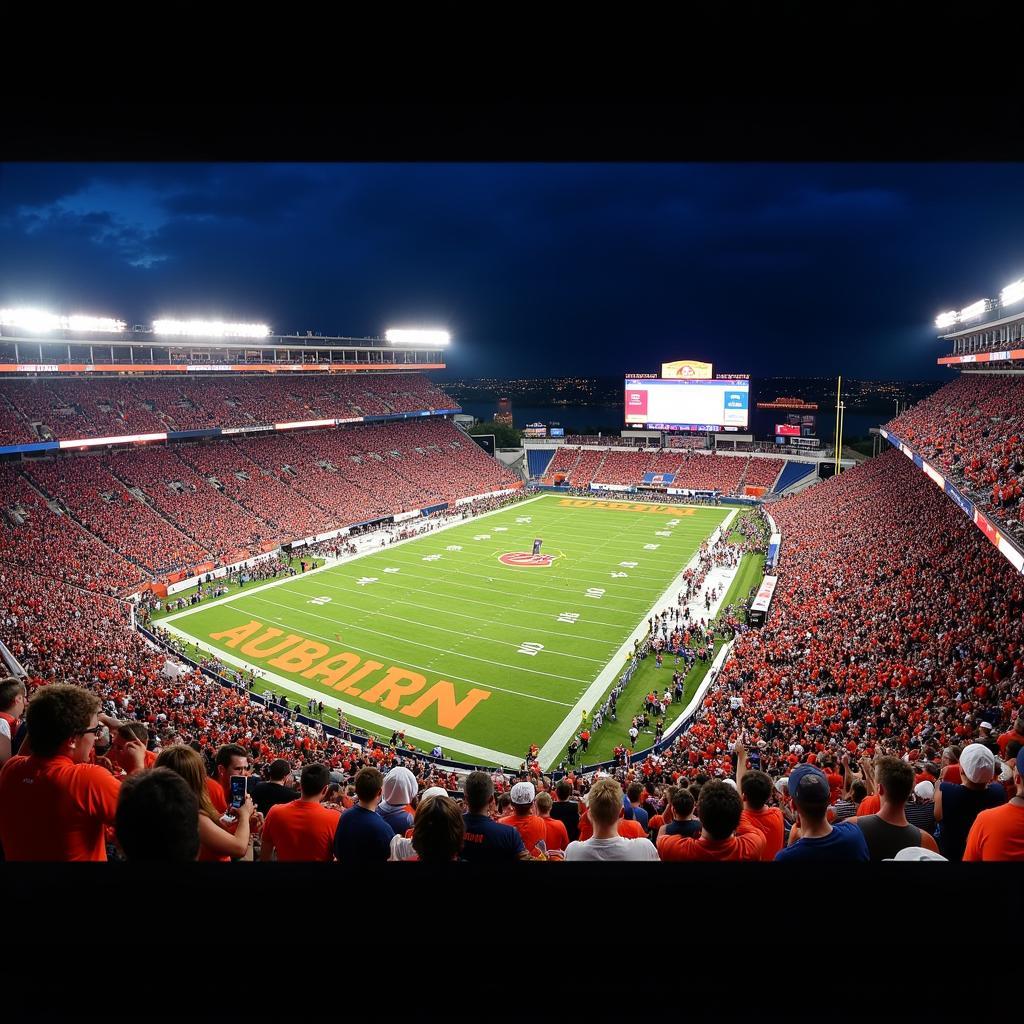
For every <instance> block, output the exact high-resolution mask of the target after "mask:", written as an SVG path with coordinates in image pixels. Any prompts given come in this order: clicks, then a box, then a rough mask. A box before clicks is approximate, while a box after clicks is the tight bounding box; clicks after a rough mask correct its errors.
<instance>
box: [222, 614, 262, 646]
mask: <svg viewBox="0 0 1024 1024" xmlns="http://www.w3.org/2000/svg"><path fill="white" fill-rule="evenodd" d="M262 628H263V623H262V622H257V621H256V619H253V620H252V622H249V623H246V625H244V626H236V627H235V628H234V629H225V630H224V632H223V633H211V634H210V639H211V640H223V641H224V644H225V646H226V647H237V646H238V645H239V644H240V643H241V642H242V641H243V640H247V639H248V638H249V637H251V636H252V635H253V633H258V632H259V631H260V630H261V629H262Z"/></svg>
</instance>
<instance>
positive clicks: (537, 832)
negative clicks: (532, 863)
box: [498, 782, 547, 857]
mask: <svg viewBox="0 0 1024 1024" xmlns="http://www.w3.org/2000/svg"><path fill="white" fill-rule="evenodd" d="M536 796H537V790H536V789H535V788H534V785H533V783H532V782H517V783H516V784H515V785H514V786H513V787H512V789H511V790H510V791H509V799H510V800H511V801H512V813H511V814H510V815H509V816H508V817H507V818H499V819H498V820H499V823H500V824H502V825H511V826H512V828H514V829H515V830H516V831H517V832H518V833H519V835H520V836H521V837H522V840H523V845H524V846H525V847H526V852H527V853H529V854H530V856H531V857H533V856H534V855H535V854H536V851H537V844H538V843H539V842H541V841H542V840H543V841H546V840H547V828H546V826H545V825H544V822H543V821H541V819H540V818H538V817H537V815H536V814H535V813H534V799H535V797H536Z"/></svg>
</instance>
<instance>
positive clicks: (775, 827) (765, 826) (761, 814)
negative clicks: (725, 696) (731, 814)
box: [735, 740, 831, 860]
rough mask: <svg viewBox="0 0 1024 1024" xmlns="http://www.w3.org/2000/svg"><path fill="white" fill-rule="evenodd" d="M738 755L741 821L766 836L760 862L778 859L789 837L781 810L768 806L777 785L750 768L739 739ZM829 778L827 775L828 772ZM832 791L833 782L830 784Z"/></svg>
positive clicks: (761, 773) (737, 745) (762, 773)
mask: <svg viewBox="0 0 1024 1024" xmlns="http://www.w3.org/2000/svg"><path fill="white" fill-rule="evenodd" d="M735 752H736V784H737V786H738V787H739V790H740V793H741V794H742V795H743V814H742V815H741V816H740V821H741V822H743V824H744V825H749V826H751V827H752V828H756V829H757V830H758V831H759V832H761V833H762V834H763V835H764V849H763V850H762V851H761V860H775V854H777V853H778V852H779V850H781V849H782V844H783V841H784V839H785V835H786V826H785V822H784V820H783V817H782V810H781V809H780V808H778V807H768V806H767V803H768V801H769V799H770V798H771V795H772V792H773V790H774V786H773V785H772V780H771V779H770V778H769V777H768V776H767V775H766V774H765V773H764V772H761V771H749V770H748V769H747V751H746V748H745V747H744V746H743V744H742V743H741V742H739V741H738V740H737V742H736V746H735ZM825 777H826V778H828V774H827V773H826V776H825ZM829 787H830V789H831V780H830V782H829Z"/></svg>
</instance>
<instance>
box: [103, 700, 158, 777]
mask: <svg viewBox="0 0 1024 1024" xmlns="http://www.w3.org/2000/svg"><path fill="white" fill-rule="evenodd" d="M100 721H101V722H103V723H104V724H105V725H106V726H107V727H108V728H109V729H110V732H111V738H112V743H111V745H110V749H109V750H108V751H107V755H106V756H107V759H108V760H109V761H110V763H111V765H112V766H113V767H114V768H115V769H116V770H117V772H121V773H124V772H126V771H127V767H126V765H125V763H124V760H125V759H124V753H125V748H126V747H127V746H128V744H129V743H131V742H132V741H133V740H137V741H138V742H139V743H141V744H142V745H143V747H147V746H148V744H149V729H148V728H146V723H145V722H118V721H117V720H116V719H113V718H109V717H108V716H107V715H100ZM156 757H157V755H156V752H155V751H153V750H148V749H147V750H146V753H145V754H144V755H143V767H144V768H152V767H153V765H154V764H156ZM115 774H116V773H115Z"/></svg>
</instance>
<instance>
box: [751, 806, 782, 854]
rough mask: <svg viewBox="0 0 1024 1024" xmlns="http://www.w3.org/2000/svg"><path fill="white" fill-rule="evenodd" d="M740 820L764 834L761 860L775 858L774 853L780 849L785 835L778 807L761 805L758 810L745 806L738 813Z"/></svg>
mask: <svg viewBox="0 0 1024 1024" xmlns="http://www.w3.org/2000/svg"><path fill="white" fill-rule="evenodd" d="M740 822H745V823H746V824H747V825H750V826H751V827H752V828H756V829H757V830H758V832H760V833H761V834H762V835H763V836H764V849H763V850H762V851H761V860H775V854H777V853H778V852H779V850H781V849H782V843H783V840H784V838H785V835H786V827H785V823H784V822H783V820H782V811H781V810H780V809H779V808H778V807H762V808H761V810H759V811H755V810H752V809H751V808H749V807H745V808H744V809H743V813H742V814H741V815H740Z"/></svg>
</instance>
